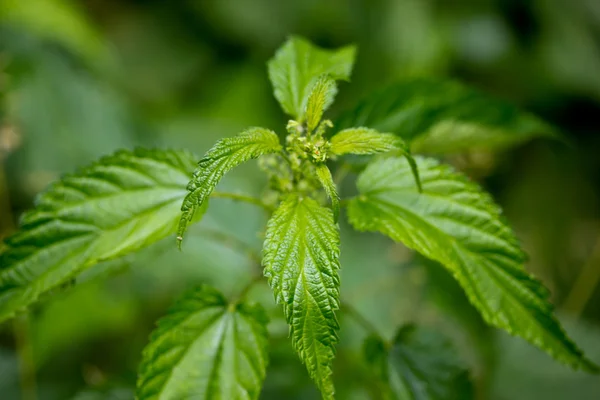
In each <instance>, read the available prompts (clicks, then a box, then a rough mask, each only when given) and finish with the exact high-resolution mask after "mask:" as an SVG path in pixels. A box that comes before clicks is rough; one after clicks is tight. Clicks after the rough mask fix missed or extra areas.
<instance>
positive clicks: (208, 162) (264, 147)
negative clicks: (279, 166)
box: [177, 128, 281, 242]
mask: <svg viewBox="0 0 600 400" xmlns="http://www.w3.org/2000/svg"><path fill="white" fill-rule="evenodd" d="M279 151H281V144H280V143H279V138H278V137H277V134H276V133H275V132H273V131H270V130H268V129H264V128H249V129H247V130H245V131H244V132H242V133H241V134H239V135H238V136H234V137H230V138H225V139H221V140H219V141H218V142H217V143H216V144H215V145H214V146H213V148H212V149H210V150H209V151H208V152H207V153H206V154H205V155H204V157H203V158H202V160H200V162H199V163H198V167H197V168H196V170H195V171H194V175H193V177H192V180H191V181H190V182H189V183H188V186H187V190H188V192H189V193H188V194H187V195H186V196H185V198H184V200H183V204H182V206H181V211H182V214H181V219H180V222H179V227H178V229H177V239H178V240H179V242H181V240H182V239H183V234H184V233H185V230H186V228H187V225H188V222H189V221H190V220H191V219H192V218H193V217H194V213H195V212H196V210H197V209H198V207H200V206H202V205H203V204H204V202H205V201H206V200H207V199H208V197H209V196H210V194H211V193H212V191H213V190H214V188H215V187H216V186H217V184H218V183H219V181H220V180H221V178H222V177H223V175H225V174H226V173H227V172H228V171H229V170H231V169H232V168H234V167H237V166H238V165H240V164H242V163H244V162H246V161H248V160H250V159H252V158H258V157H260V156H262V155H264V154H270V153H277V152H279Z"/></svg>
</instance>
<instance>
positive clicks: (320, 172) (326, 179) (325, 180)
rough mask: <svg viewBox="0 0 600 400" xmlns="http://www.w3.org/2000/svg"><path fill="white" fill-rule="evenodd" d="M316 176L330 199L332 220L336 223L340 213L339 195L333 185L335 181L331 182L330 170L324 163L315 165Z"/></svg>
mask: <svg viewBox="0 0 600 400" xmlns="http://www.w3.org/2000/svg"><path fill="white" fill-rule="evenodd" d="M316 171H317V178H318V179H319V182H321V185H323V189H325V193H327V196H328V197H329V198H330V199H331V208H332V209H333V221H334V222H336V223H337V220H338V216H339V215H340V197H339V196H338V193H337V188H336V187H335V183H334V182H333V177H332V176H331V171H330V170H329V168H327V165H325V164H318V165H317V166H316Z"/></svg>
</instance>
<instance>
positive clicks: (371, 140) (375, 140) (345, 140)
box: [329, 128, 421, 191]
mask: <svg viewBox="0 0 600 400" xmlns="http://www.w3.org/2000/svg"><path fill="white" fill-rule="evenodd" d="M390 151H397V152H398V153H400V154H402V155H403V156H405V157H406V159H407V160H408V162H409V163H410V167H411V169H412V172H413V175H414V177H415V182H416V183H417V187H418V188H419V191H420V190H421V180H420V179H419V170H418V169H417V165H416V163H415V160H414V158H413V157H412V155H411V153H410V150H409V148H408V146H407V145H406V143H405V142H404V140H402V139H400V138H399V137H397V136H395V135H394V134H393V133H381V132H378V131H376V130H375V129H370V128H348V129H344V130H342V131H340V132H338V133H337V134H335V135H334V136H333V137H332V138H331V147H330V149H329V152H330V153H331V154H334V155H344V154H358V155H367V154H377V153H386V152H390Z"/></svg>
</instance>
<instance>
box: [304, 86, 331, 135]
mask: <svg viewBox="0 0 600 400" xmlns="http://www.w3.org/2000/svg"><path fill="white" fill-rule="evenodd" d="M336 94H337V86H336V84H335V81H334V80H333V79H331V78H330V77H329V76H328V75H322V76H321V77H319V79H317V81H316V83H315V84H314V85H313V87H312V91H311V92H310V96H309V97H308V104H307V105H306V126H307V127H308V132H312V131H314V130H315V128H316V127H317V126H318V125H319V121H321V118H322V117H323V113H324V112H325V110H327V109H328V108H329V106H330V105H331V103H333V99H334V97H335V95H336Z"/></svg>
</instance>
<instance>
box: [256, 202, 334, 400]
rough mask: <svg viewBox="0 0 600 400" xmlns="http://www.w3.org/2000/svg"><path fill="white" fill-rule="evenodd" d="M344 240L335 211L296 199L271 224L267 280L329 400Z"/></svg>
mask: <svg viewBox="0 0 600 400" xmlns="http://www.w3.org/2000/svg"><path fill="white" fill-rule="evenodd" d="M339 246H340V236H339V232H338V230H337V227H336V226H335V224H334V223H333V218H332V215H331V210H329V209H328V208H325V207H322V206H320V205H319V204H318V203H317V202H316V201H315V200H313V199H311V198H308V197H303V198H301V197H298V196H295V195H290V196H288V197H286V198H285V199H284V200H283V201H282V202H281V204H280V206H279V208H278V209H277V211H275V213H274V214H273V216H272V217H271V220H270V221H269V223H268V224H267V233H266V239H265V244H264V249H263V265H264V267H265V276H266V277H268V278H269V284H270V285H271V287H272V288H273V291H274V293H275V299H276V300H277V302H278V303H280V304H282V305H283V310H284V314H285V317H286V319H287V321H288V323H289V325H290V334H291V337H292V344H293V346H294V348H295V349H296V351H297V352H298V354H299V355H300V359H301V360H302V362H304V363H305V364H306V368H307V369H308V372H309V374H310V376H311V378H312V379H313V380H314V381H315V382H316V383H317V386H318V387H319V389H320V390H321V393H322V395H323V398H324V399H333V393H334V387H333V382H332V379H331V363H332V360H333V358H334V355H335V350H334V346H335V344H336V343H337V341H338V334H337V331H338V329H339V325H338V322H337V318H336V316H335V313H334V311H335V310H337V309H338V308H339V297H340V293H339V285H340V280H339V276H338V269H339V267H340V265H339Z"/></svg>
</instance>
